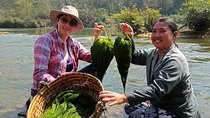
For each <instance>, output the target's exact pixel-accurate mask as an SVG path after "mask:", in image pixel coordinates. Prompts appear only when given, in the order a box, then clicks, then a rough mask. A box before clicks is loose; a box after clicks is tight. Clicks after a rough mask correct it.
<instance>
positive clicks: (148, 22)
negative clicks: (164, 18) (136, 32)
mask: <svg viewBox="0 0 210 118" xmlns="http://www.w3.org/2000/svg"><path fill="white" fill-rule="evenodd" d="M142 14H143V17H144V27H145V28H146V30H147V31H149V32H151V31H152V25H153V23H154V22H155V20H157V19H158V18H160V17H161V14H160V11H159V10H155V9H152V8H147V9H146V10H145V11H143V12H142Z"/></svg>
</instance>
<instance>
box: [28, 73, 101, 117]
mask: <svg viewBox="0 0 210 118" xmlns="http://www.w3.org/2000/svg"><path fill="white" fill-rule="evenodd" d="M71 76H73V77H74V76H77V77H78V76H81V78H80V79H86V81H89V79H92V80H93V81H94V83H96V84H97V86H99V88H100V91H103V90H104V87H103V85H102V83H101V81H100V80H99V79H98V78H97V77H95V76H93V75H91V74H88V73H83V72H66V73H65V74H64V75H61V76H59V77H57V78H56V80H54V81H52V82H50V83H48V85H47V86H45V87H43V88H42V89H41V90H40V91H39V93H38V94H37V95H35V96H34V98H33V99H32V101H31V103H30V105H29V108H28V111H27V117H28V118H32V117H31V115H33V114H32V113H33V112H32V111H33V110H34V109H35V107H36V106H35V105H36V102H37V100H39V99H40V98H42V97H43V94H44V93H45V92H47V91H48V90H49V88H50V87H52V86H56V84H57V83H59V82H61V81H63V80H67V79H68V77H71ZM63 78H64V79H63ZM77 79H78V78H77ZM78 80H79V79H78ZM48 87H49V88H48ZM96 91H97V90H96Z"/></svg>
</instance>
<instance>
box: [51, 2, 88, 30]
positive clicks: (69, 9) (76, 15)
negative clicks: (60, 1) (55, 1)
mask: <svg viewBox="0 0 210 118" xmlns="http://www.w3.org/2000/svg"><path fill="white" fill-rule="evenodd" d="M60 14H66V15H69V16H72V17H73V18H75V19H76V20H77V26H76V28H75V29H76V30H81V29H82V28H83V27H84V26H83V24H82V21H81V20H80V19H79V13H78V11H77V9H76V8H75V7H73V6H64V7H63V8H62V9H61V10H51V11H50V20H51V21H52V22H53V23H55V24H57V16H58V15H60Z"/></svg>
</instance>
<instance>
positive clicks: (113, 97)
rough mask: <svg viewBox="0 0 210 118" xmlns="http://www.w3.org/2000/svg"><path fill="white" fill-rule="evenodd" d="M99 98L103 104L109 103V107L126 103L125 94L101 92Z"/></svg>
mask: <svg viewBox="0 0 210 118" xmlns="http://www.w3.org/2000/svg"><path fill="white" fill-rule="evenodd" d="M99 98H101V99H102V101H103V102H104V103H107V102H111V103H110V104H109V106H113V105H116V104H122V103H125V102H127V101H128V100H127V98H126V96H125V94H119V93H115V92H111V91H101V92H100V93H99Z"/></svg>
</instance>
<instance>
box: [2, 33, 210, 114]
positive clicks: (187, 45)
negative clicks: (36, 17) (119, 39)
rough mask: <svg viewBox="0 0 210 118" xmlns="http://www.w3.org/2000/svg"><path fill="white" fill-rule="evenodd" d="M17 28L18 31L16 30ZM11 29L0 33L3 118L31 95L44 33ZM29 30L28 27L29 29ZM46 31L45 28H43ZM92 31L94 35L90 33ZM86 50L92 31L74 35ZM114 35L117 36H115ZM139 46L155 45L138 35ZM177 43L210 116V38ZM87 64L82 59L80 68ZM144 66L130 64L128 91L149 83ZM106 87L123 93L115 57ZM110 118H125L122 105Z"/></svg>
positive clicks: (113, 109) (202, 106)
mask: <svg viewBox="0 0 210 118" xmlns="http://www.w3.org/2000/svg"><path fill="white" fill-rule="evenodd" d="M14 31H16V30H14ZM14 31H13V32H11V33H9V34H5V35H0V93H1V95H0V117H1V118H16V117H18V116H17V113H18V112H20V111H21V110H22V109H23V107H24V106H23V105H24V103H25V101H26V100H27V98H28V97H29V93H30V87H31V83H32V73H33V67H34V62H33V46H34V42H35V40H36V39H37V38H38V37H39V36H40V34H42V33H43V32H35V31H34V30H33V31H30V32H33V33H25V30H24V31H23V32H14ZM28 31H29V30H28ZM44 32H46V31H44ZM87 34H91V35H89V36H88V35H87ZM73 36H74V37H75V38H76V39H77V40H79V41H80V42H81V43H82V44H83V45H84V46H85V47H86V48H87V49H90V47H91V45H92V43H93V40H91V39H92V32H89V33H86V35H77V34H74V35H73ZM112 38H115V37H112ZM135 44H136V49H148V48H151V47H153V46H152V44H151V43H150V40H149V39H147V38H135ZM177 44H178V46H179V48H180V49H181V51H182V52H183V53H184V55H185V56H186V57H187V59H188V62H189V66H190V72H191V81H192V84H193V87H194V90H195V94H196V97H197V101H198V104H199V108H200V113H201V115H202V118H208V117H210V112H209V109H210V39H181V38H180V39H179V40H178V41H177ZM85 65H87V63H86V62H79V68H81V67H84V66H85ZM145 77H146V75H145V67H144V66H136V65H131V67H130V69H129V74H128V80H127V86H126V91H127V92H129V91H132V90H133V89H136V88H138V87H139V86H142V85H146V79H145ZM102 84H103V86H104V89H105V90H112V91H116V92H123V87H122V83H121V80H120V75H119V73H118V70H117V65H116V61H115V59H113V60H112V62H111V64H110V66H109V68H108V70H107V72H106V75H105V77H104V80H103V82H102ZM105 115H106V116H107V118H126V117H127V116H126V115H125V114H124V111H123V105H117V106H114V107H108V106H107V111H106V112H105Z"/></svg>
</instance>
